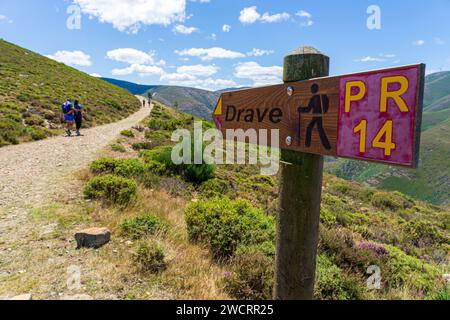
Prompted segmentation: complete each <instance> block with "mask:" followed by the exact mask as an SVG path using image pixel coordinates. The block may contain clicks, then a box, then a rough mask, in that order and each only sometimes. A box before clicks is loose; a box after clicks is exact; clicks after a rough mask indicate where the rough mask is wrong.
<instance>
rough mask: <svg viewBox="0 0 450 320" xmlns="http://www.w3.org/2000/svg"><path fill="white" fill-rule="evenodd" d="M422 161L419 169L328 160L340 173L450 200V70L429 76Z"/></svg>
mask: <svg viewBox="0 0 450 320" xmlns="http://www.w3.org/2000/svg"><path fill="white" fill-rule="evenodd" d="M424 104H425V112H424V114H423V123H422V139H421V153H420V164H419V168H418V169H417V170H407V169H400V168H397V167H390V166H384V165H378V164H370V163H365V162H361V161H352V160H344V159H338V160H334V161H330V162H328V163H327V170H328V171H329V172H331V173H333V174H336V175H337V176H339V177H341V178H344V179H349V180H356V181H359V182H364V183H367V184H369V185H371V186H374V187H379V188H382V189H385V190H397V191H400V192H403V193H405V194H408V195H410V196H412V197H414V198H417V199H421V200H424V201H429V202H431V203H435V204H449V203H450V161H449V160H450V72H440V73H436V74H432V75H429V76H427V78H426V89H425V101H424Z"/></svg>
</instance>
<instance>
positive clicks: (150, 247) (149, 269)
mask: <svg viewBox="0 0 450 320" xmlns="http://www.w3.org/2000/svg"><path fill="white" fill-rule="evenodd" d="M133 262H134V263H135V265H136V267H137V269H138V270H139V271H140V272H142V273H159V272H161V271H164V270H165V269H166V262H165V253H164V250H163V248H162V247H161V245H159V243H158V242H156V241H154V240H153V241H148V240H147V241H141V242H140V243H139V244H138V246H137V250H136V253H135V254H134V258H133Z"/></svg>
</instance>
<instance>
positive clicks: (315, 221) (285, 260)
mask: <svg viewBox="0 0 450 320" xmlns="http://www.w3.org/2000/svg"><path fill="white" fill-rule="evenodd" d="M329 64H330V59H329V58H328V57H327V56H325V55H323V54H322V53H320V52H319V51H318V50H316V49H314V48H312V47H302V48H299V49H297V50H295V51H294V52H292V53H290V54H289V55H288V56H286V57H285V60H284V82H285V83H289V82H294V81H301V80H307V79H311V78H317V77H324V76H328V75H329ZM281 160H282V164H281V179H280V206H279V213H278V217H277V222H278V223H277V228H278V230H277V231H278V232H277V256H276V275H275V289H274V291H275V292H274V295H275V299H280V300H310V299H312V298H313V293H314V281H315V274H316V255H317V245H318V237H319V222H320V202H321V197H322V177H323V156H320V155H313V154H307V153H301V152H296V151H290V150H282V152H281Z"/></svg>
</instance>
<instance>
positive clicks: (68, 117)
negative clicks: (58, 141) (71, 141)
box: [61, 98, 75, 137]
mask: <svg viewBox="0 0 450 320" xmlns="http://www.w3.org/2000/svg"><path fill="white" fill-rule="evenodd" d="M61 110H62V113H63V115H62V120H63V121H64V122H65V123H66V125H67V127H66V128H67V130H66V133H67V136H68V137H70V136H72V128H73V122H74V113H75V110H74V107H73V104H72V99H70V98H69V99H67V101H66V102H64V104H63V105H62V106H61Z"/></svg>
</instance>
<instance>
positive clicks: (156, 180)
mask: <svg viewBox="0 0 450 320" xmlns="http://www.w3.org/2000/svg"><path fill="white" fill-rule="evenodd" d="M138 180H139V182H140V183H141V184H142V185H143V186H144V187H145V188H147V189H153V188H158V187H159V186H160V185H161V177H159V176H158V175H156V174H154V173H152V172H150V171H146V172H145V173H144V174H143V175H142V176H140V177H139V179H138Z"/></svg>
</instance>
